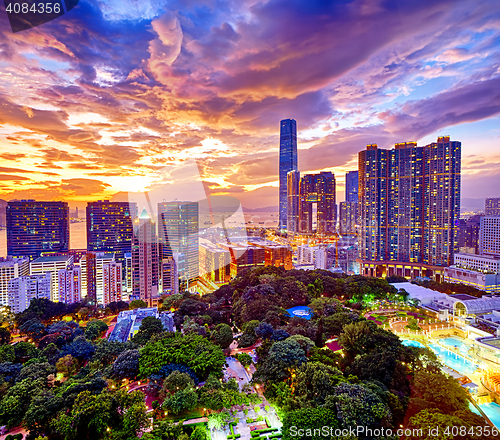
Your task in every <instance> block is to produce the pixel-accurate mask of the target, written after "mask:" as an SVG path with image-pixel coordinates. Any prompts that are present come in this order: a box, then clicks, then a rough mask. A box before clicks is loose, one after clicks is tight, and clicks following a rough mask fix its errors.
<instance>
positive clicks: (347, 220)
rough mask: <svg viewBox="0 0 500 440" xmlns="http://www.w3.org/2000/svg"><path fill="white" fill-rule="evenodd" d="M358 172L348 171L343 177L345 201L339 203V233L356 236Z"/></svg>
mask: <svg viewBox="0 0 500 440" xmlns="http://www.w3.org/2000/svg"><path fill="white" fill-rule="evenodd" d="M358 175H359V172H358V171H349V172H348V173H347V174H346V175H345V201H344V202H342V203H340V212H339V217H340V219H339V223H340V233H341V234H344V235H354V234H356V232H357V231H356V225H357V224H358Z"/></svg>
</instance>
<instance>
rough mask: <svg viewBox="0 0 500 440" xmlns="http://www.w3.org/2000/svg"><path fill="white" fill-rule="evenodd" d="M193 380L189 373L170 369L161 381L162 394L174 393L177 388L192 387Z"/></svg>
mask: <svg viewBox="0 0 500 440" xmlns="http://www.w3.org/2000/svg"><path fill="white" fill-rule="evenodd" d="M193 387H194V381H193V379H191V377H190V376H189V374H186V373H181V372H180V371H172V373H170V374H169V375H168V376H167V378H166V379H165V380H164V381H163V389H162V391H163V394H164V395H165V394H167V393H169V394H174V393H175V392H177V391H179V390H184V389H186V388H193Z"/></svg>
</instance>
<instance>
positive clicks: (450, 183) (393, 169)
mask: <svg viewBox="0 0 500 440" xmlns="http://www.w3.org/2000/svg"><path fill="white" fill-rule="evenodd" d="M460 167H461V143H460V142H455V141H450V138H449V137H440V138H438V140H437V142H434V143H432V144H429V145H426V146H424V147H417V145H416V143H415V142H408V143H406V142H405V143H398V144H396V146H395V148H394V149H393V150H383V149H379V148H378V147H377V145H376V144H371V145H368V146H367V148H366V150H364V151H361V152H360V153H359V195H358V196H359V211H360V213H359V214H360V222H361V225H360V228H361V230H360V257H361V273H362V274H364V275H370V276H385V275H392V274H398V275H402V276H408V277H415V276H431V277H434V278H436V279H437V280H438V281H439V280H440V278H441V276H442V273H443V269H442V268H443V267H445V266H448V265H449V264H450V263H451V262H452V261H453V255H454V253H455V252H457V251H458V237H459V234H458V227H457V226H458V220H459V213H460ZM402 263H404V264H402Z"/></svg>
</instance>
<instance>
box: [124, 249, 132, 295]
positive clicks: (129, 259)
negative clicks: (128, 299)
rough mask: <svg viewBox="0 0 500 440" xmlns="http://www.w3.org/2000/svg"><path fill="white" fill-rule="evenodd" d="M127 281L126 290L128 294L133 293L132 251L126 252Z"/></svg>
mask: <svg viewBox="0 0 500 440" xmlns="http://www.w3.org/2000/svg"><path fill="white" fill-rule="evenodd" d="M124 273H125V283H124V292H127V296H128V295H130V294H131V293H132V252H126V253H125V271H124Z"/></svg>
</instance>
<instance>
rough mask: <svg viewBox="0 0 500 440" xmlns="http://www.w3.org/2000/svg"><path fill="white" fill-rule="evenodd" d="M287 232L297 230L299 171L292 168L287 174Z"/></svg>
mask: <svg viewBox="0 0 500 440" xmlns="http://www.w3.org/2000/svg"><path fill="white" fill-rule="evenodd" d="M287 200H288V203H287V232H288V233H297V232H299V211H300V172H299V171H296V170H293V171H290V172H289V173H288V174H287Z"/></svg>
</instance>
